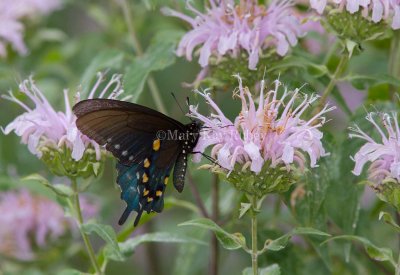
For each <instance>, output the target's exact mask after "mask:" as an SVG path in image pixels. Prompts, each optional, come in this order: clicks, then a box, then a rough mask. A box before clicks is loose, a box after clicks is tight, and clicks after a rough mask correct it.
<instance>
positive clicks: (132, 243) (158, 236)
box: [104, 232, 207, 261]
mask: <svg viewBox="0 0 400 275" xmlns="http://www.w3.org/2000/svg"><path fill="white" fill-rule="evenodd" d="M146 242H163V243H193V244H198V245H207V243H205V242H203V241H199V240H197V239H193V238H190V237H186V236H182V235H178V234H172V233H167V232H157V233H149V234H144V235H139V236H137V237H134V238H131V239H128V240H126V241H125V242H122V243H120V244H119V248H120V250H119V251H120V253H121V254H122V257H120V256H121V255H118V254H115V251H113V250H111V249H109V248H108V247H107V248H106V249H105V252H104V254H105V257H106V258H109V259H113V260H116V261H123V260H125V259H126V257H128V256H130V255H132V254H133V253H134V251H135V249H136V248H137V247H138V246H139V245H140V244H142V243H146Z"/></svg>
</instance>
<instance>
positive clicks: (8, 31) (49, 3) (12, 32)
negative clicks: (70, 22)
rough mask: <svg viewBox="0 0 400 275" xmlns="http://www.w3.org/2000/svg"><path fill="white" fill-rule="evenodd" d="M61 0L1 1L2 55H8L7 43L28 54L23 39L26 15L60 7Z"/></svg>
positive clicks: (32, 15)
mask: <svg viewBox="0 0 400 275" xmlns="http://www.w3.org/2000/svg"><path fill="white" fill-rule="evenodd" d="M60 6H61V0H2V1H0V56H3V57H4V56H6V55H7V49H6V46H7V43H10V44H11V46H12V47H13V48H14V50H16V51H17V52H18V53H19V54H21V55H24V54H27V52H28V50H27V48H26V46H25V43H24V41H23V32H24V25H23V24H22V20H23V19H24V18H26V17H37V16H40V15H45V14H48V13H50V12H52V11H53V10H55V9H58V8H59V7H60Z"/></svg>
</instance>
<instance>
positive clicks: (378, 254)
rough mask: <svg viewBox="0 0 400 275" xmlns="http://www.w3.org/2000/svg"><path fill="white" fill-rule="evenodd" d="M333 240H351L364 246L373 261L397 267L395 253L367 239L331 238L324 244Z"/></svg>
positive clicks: (356, 237) (346, 236) (354, 237)
mask: <svg viewBox="0 0 400 275" xmlns="http://www.w3.org/2000/svg"><path fill="white" fill-rule="evenodd" d="M333 240H350V241H357V242H360V243H362V244H363V245H364V249H365V251H366V252H367V254H368V256H370V257H371V258H372V259H374V260H376V261H381V262H385V261H389V262H390V263H391V264H392V265H393V266H394V267H396V262H395V260H394V259H393V252H392V250H391V249H389V248H386V247H384V248H381V247H377V246H376V245H374V244H373V243H371V242H370V241H369V240H368V239H366V238H363V237H359V236H354V235H343V236H336V237H333V238H330V239H328V240H326V241H325V242H324V243H323V244H325V243H326V242H329V241H333Z"/></svg>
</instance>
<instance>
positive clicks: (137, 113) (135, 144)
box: [73, 99, 184, 166]
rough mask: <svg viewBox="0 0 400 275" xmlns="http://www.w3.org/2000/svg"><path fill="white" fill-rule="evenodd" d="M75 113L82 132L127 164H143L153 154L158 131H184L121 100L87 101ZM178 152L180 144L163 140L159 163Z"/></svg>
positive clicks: (178, 124) (78, 105)
mask: <svg viewBox="0 0 400 275" xmlns="http://www.w3.org/2000/svg"><path fill="white" fill-rule="evenodd" d="M73 111H74V113H75V114H76V115H77V117H78V119H77V121H76V125H77V127H78V129H79V130H80V131H81V132H82V133H83V134H85V135H87V136H88V137H89V138H91V139H93V140H95V141H96V142H97V143H99V144H100V145H105V146H106V149H107V150H109V151H110V152H112V153H113V154H114V156H115V157H116V158H118V160H119V161H120V162H121V163H123V164H126V165H129V164H131V163H134V162H135V163H137V162H142V161H143V159H144V158H146V157H148V156H149V155H150V154H151V151H152V149H153V147H152V145H153V141H154V140H155V139H156V138H157V132H158V131H182V129H183V127H184V126H183V124H181V123H180V122H178V121H176V120H174V119H172V118H169V117H167V116H165V115H163V114H161V113H159V112H157V111H155V110H152V109H150V108H147V107H144V106H141V105H137V104H133V103H129V102H124V101H118V100H111V99H91V100H84V101H81V102H79V103H78V104H76V105H75V106H74V108H73ZM167 143H168V144H167ZM178 150H180V142H178V141H171V143H170V142H169V141H168V142H164V141H161V147H160V158H159V161H161V162H162V163H165V162H166V161H168V159H169V157H172V156H174V155H176V154H177V152H179V151H178ZM175 158H176V156H175ZM172 159H173V158H172ZM172 159H170V161H171V160H172ZM160 166H161V165H160Z"/></svg>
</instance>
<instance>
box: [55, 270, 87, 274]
mask: <svg viewBox="0 0 400 275" xmlns="http://www.w3.org/2000/svg"><path fill="white" fill-rule="evenodd" d="M56 274H57V275H83V274H85V273H83V272H81V271H79V270H76V269H72V268H68V269H64V270H62V271H60V272H57V273H56Z"/></svg>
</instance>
